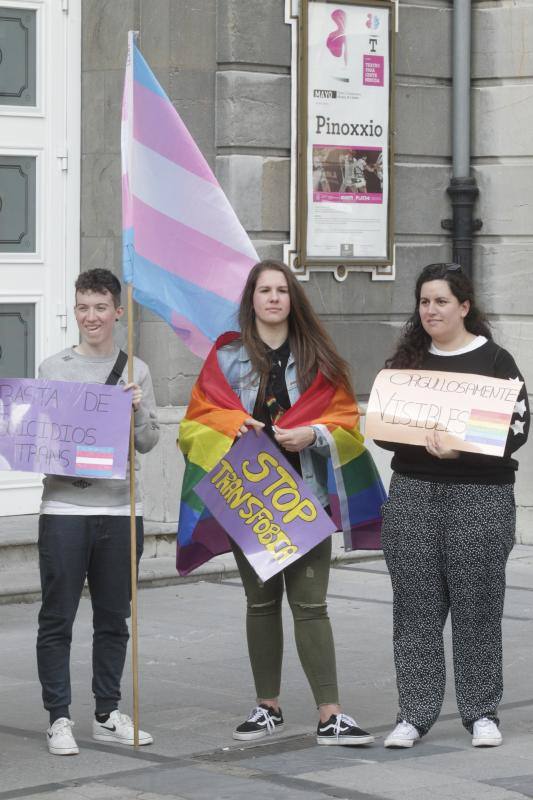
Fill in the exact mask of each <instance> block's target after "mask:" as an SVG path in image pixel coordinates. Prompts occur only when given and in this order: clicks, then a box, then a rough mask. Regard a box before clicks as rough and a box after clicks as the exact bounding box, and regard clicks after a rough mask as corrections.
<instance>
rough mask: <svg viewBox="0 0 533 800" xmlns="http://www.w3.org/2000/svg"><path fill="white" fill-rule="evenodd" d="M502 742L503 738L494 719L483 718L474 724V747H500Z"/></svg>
mask: <svg viewBox="0 0 533 800" xmlns="http://www.w3.org/2000/svg"><path fill="white" fill-rule="evenodd" d="M502 742H503V736H502V735H501V733H500V731H499V728H498V726H497V725H496V723H495V722H494V720H493V719H487V717H482V718H481V719H478V720H477V722H474V733H473V736H472V747H498V746H499V745H500V744H501V743H502Z"/></svg>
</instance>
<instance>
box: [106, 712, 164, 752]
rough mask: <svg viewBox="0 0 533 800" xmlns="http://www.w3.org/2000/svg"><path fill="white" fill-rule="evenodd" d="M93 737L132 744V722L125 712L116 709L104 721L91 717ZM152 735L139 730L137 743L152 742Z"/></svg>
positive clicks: (110, 741) (109, 741) (107, 741)
mask: <svg viewBox="0 0 533 800" xmlns="http://www.w3.org/2000/svg"><path fill="white" fill-rule="evenodd" d="M93 739H96V741H97V742H106V743H107V744H113V743H115V742H116V743H118V744H131V745H132V744H133V722H132V721H131V719H130V718H129V717H128V715H127V714H121V713H120V711H119V710H118V709H116V710H115V711H112V712H111V714H110V715H109V719H108V720H107V721H106V722H98V720H97V719H93ZM153 741H154V739H153V737H152V736H150V734H149V733H146V731H141V730H140V731H139V744H140V745H144V744H152V742H153Z"/></svg>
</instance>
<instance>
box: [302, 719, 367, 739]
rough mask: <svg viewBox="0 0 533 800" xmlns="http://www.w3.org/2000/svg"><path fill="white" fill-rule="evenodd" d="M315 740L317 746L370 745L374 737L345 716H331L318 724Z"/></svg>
mask: <svg viewBox="0 0 533 800" xmlns="http://www.w3.org/2000/svg"><path fill="white" fill-rule="evenodd" d="M316 740H317V742H318V744H371V743H372V742H373V741H374V737H373V736H372V734H371V733H367V731H364V730H362V729H361V728H360V727H359V725H358V724H357V722H356V721H355V720H354V719H352V717H349V716H348V715H347V714H332V715H331V717H330V718H329V719H328V721H327V722H319V723H318V728H317V731H316Z"/></svg>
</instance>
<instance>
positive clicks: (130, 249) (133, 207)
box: [122, 31, 259, 358]
mask: <svg viewBox="0 0 533 800" xmlns="http://www.w3.org/2000/svg"><path fill="white" fill-rule="evenodd" d="M122 214H123V272H124V280H125V281H126V283H131V284H133V287H134V297H135V299H136V300H137V301H138V302H139V303H141V304H142V305H144V306H147V307H148V308H149V309H150V310H151V311H154V312H155V313H156V314H158V315H159V316H160V317H162V318H163V319H164V320H165V321H166V322H168V324H169V325H170V326H171V327H172V328H173V329H174V331H175V332H176V333H177V334H178V335H179V336H180V337H181V338H182V339H183V341H184V342H185V344H186V345H187V346H188V347H189V349H190V350H192V351H193V353H196V354H197V355H199V356H201V357H202V358H205V356H206V355H207V353H208V352H209V350H210V348H211V346H212V344H213V342H214V341H215V339H216V338H217V336H219V335H220V334H221V333H222V332H223V331H225V330H228V328H234V327H235V325H236V311H237V308H238V302H239V298H240V295H241V292H242V289H243V287H244V284H245V282H246V277H247V275H248V272H249V271H250V268H251V267H252V266H253V265H254V264H255V263H256V262H257V261H258V260H259V259H258V257H257V253H256V252H255V249H254V247H253V245H252V243H251V241H250V239H249V238H248V235H247V233H246V231H245V230H244V228H243V227H242V225H241V224H240V222H239V220H238V219H237V217H236V215H235V212H234V211H233V209H232V207H231V205H230V204H229V202H228V200H227V198H226V196H225V194H224V192H223V191H222V189H221V188H220V186H219V184H218V182H217V180H216V178H215V176H214V175H213V173H212V172H211V169H210V168H209V166H208V164H207V162H206V161H205V159H204V157H203V156H202V154H201V152H200V150H199V149H198V147H197V146H196V144H195V142H194V140H193V139H192V137H191V135H190V134H189V132H188V130H187V128H186V127H185V125H184V123H183V122H182V120H181V118H180V117H179V115H178V113H177V111H176V110H175V109H174V107H173V105H172V103H171V102H170V100H169V99H168V97H167V96H166V94H165V92H164V91H163V89H162V88H161V86H160V85H159V83H158V81H157V79H156V78H155V76H154V75H153V73H152V71H151V70H150V67H149V66H148V64H147V63H146V61H145V60H144V58H143V57H142V55H141V53H140V51H139V49H138V48H137V46H136V44H135V34H134V33H133V32H131V31H130V33H129V40H128V61H127V66H126V77H125V82H124V97H123V104H122Z"/></svg>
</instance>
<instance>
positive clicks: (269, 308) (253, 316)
mask: <svg viewBox="0 0 533 800" xmlns="http://www.w3.org/2000/svg"><path fill="white" fill-rule="evenodd" d="M239 323H240V330H241V332H240V335H238V336H237V335H236V338H235V339H234V340H233V341H232V342H231V343H229V344H226V345H225V346H221V347H220V348H218V349H217V358H218V365H219V367H220V370H221V371H222V374H223V376H224V377H225V379H226V381H227V383H228V384H229V386H230V387H231V389H232V390H233V392H234V393H235V394H236V395H237V396H238V398H239V399H240V402H241V404H242V408H243V409H245V410H246V412H247V416H243V417H242V418H241V419H242V420H243V421H242V424H240V427H239V428H238V430H237V431H236V437H239V436H244V435H252V434H251V433H249V431H251V430H253V429H255V430H256V431H259V430H263V431H264V432H265V433H266V434H267V435H268V436H269V437H271V439H272V440H273V441H274V442H275V443H276V444H277V445H278V447H279V448H280V449H281V450H282V452H283V453H284V455H285V456H286V458H287V459H288V460H289V462H290V464H291V465H292V466H293V468H294V469H295V470H296V471H297V472H299V473H300V475H301V476H302V477H303V479H304V480H305V481H306V483H307V484H308V485H309V487H310V488H311V490H312V491H313V492H314V494H315V496H316V497H317V498H318V500H319V501H320V502H321V503H322V505H323V506H324V507H326V508H329V505H328V504H329V502H330V501H329V495H328V486H327V460H328V457H329V455H330V441H329V440H328V436H329V434H328V432H327V430H325V428H326V426H322V425H312V424H309V425H297V426H295V427H286V428H285V427H283V426H280V425H279V424H278V421H279V420H280V419H281V418H282V417H283V414H284V413H285V412H287V411H288V410H289V409H290V408H291V407H292V406H293V405H294V404H295V403H297V402H298V401H299V399H300V398H301V396H302V395H305V393H306V392H307V396H308V395H309V394H310V393H311V394H313V391H314V390H313V388H310V387H313V385H315V384H316V381H317V379H318V378H319V376H321V380H322V383H323V385H324V386H327V387H330V389H331V391H333V387H335V391H336V392H341V393H342V394H343V397H344V398H346V400H345V401H344V411H343V414H344V417H343V420H341V422H340V423H339V425H341V424H345V425H346V429H347V433H346V438H347V439H349V438H350V436H351V435H352V434H353V435H354V437H359V439H358V440H357V441H359V442H360V435H359V434H358V433H357V420H358V410H357V407H356V403H355V398H354V395H353V391H352V389H351V384H350V377H349V369H348V365H347V363H346V362H345V361H344V360H343V359H342V358H341V357H340V356H339V354H338V353H337V351H336V349H335V347H334V345H333V343H332V341H331V339H330V337H329V335H328V334H327V332H326V331H325V329H324V327H323V326H322V324H321V322H320V320H319V319H318V317H317V315H316V314H315V312H314V311H313V309H312V307H311V305H310V303H309V301H308V299H307V297H306V295H305V293H304V291H303V289H302V287H301V285H300V284H299V283H298V281H297V280H296V279H295V277H294V275H293V274H292V273H291V271H290V270H289V269H288V267H286V266H285V264H283V263H281V262H278V261H262V262H260V263H259V264H257V265H256V266H255V267H254V268H253V269H252V270H251V272H250V275H249V277H248V281H247V283H246V286H245V289H244V291H243V295H242V300H241V304H240V313H239ZM328 391H329V389H328ZM330 394H331V392H330ZM302 399H303V398H302ZM348 431H349V432H348ZM185 436H187V433H186V432H185ZM355 441H356V439H355V438H354V442H355ZM360 446H362V445H360ZM363 449H364V448H363ZM231 546H232V549H233V552H234V555H235V559H236V562H237V565H238V568H239V572H240V575H241V578H242V582H243V586H244V590H245V593H246V600H247V618H246V630H247V638H248V650H249V655H250V661H251V667H252V672H253V677H254V681H255V688H256V693H257V702H256V705H255V706H254V707H253V709H252V711H251V713H250V714H249V716H248V718H247V719H246V720H245V722H243V723H242V724H240V725H238V726H237V728H236V729H235V731H234V733H233V736H234V738H235V739H238V740H243V741H248V740H254V739H258V738H261V737H263V736H266V735H268V734H272V733H275V732H277V731H279V730H280V728H281V727H282V726H283V716H282V712H281V708H280V704H279V694H280V683H281V663H282V653H283V631H282V617H281V605H282V597H283V591H284V587H285V589H286V590H287V597H288V601H289V605H290V608H291V611H292V614H293V618H294V629H295V638H296V646H297V650H298V654H299V657H300V661H301V663H302V666H303V669H304V671H305V673H306V676H307V678H308V680H309V684H310V686H311V690H312V692H313V695H314V699H315V702H316V705H317V707H318V711H319V717H320V718H319V723H318V729H317V741H318V743H319V744H325V745H328V744H334V745H335V744H338V745H361V744H368V743H370V742H372V741H373V736H372V735H371V734H369V733H367V732H366V731H364V730H362V729H361V728H360V727H359V725H358V724H357V722H356V721H355V720H354V719H353V718H352V717H349V716H347V715H346V714H343V713H342V711H341V706H340V705H339V692H338V686H337V674H336V664H335V650H334V644H333V635H332V631H331V624H330V620H329V617H328V613H327V604H326V592H327V586H328V578H329V570H330V562H331V537H329V536H328V537H327V538H326V539H324V540H323V541H322V542H320V544H318V545H317V546H316V547H314V548H313V549H312V550H310V551H309V552H308V553H307V554H305V555H303V556H301V557H300V558H299V559H298V560H296V561H294V562H293V563H292V564H290V565H288V566H287V567H286V568H285V569H284V570H283V572H280V573H278V574H276V575H275V576H274V577H272V578H271V579H270V580H268V581H266V582H265V583H262V582H261V581H260V580H259V579H258V577H257V575H256V574H255V572H254V570H253V569H252V567H251V566H250V564H249V562H248V561H247V559H246V558H245V556H244V554H243V552H242V551H241V550H240V548H239V547H238V546H237V545H236V544H235V543H232V545H231Z"/></svg>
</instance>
